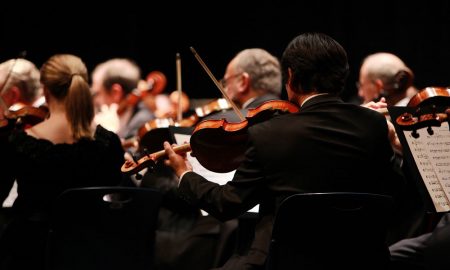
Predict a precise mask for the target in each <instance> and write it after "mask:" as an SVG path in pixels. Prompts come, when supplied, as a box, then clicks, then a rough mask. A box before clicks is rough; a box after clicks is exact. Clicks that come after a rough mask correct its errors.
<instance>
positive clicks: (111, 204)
mask: <svg viewBox="0 0 450 270" xmlns="http://www.w3.org/2000/svg"><path fill="white" fill-rule="evenodd" d="M161 201H162V193H160V192H159V191H156V190H153V189H146V188H135V187H88V188H75V189H69V190H66V191H65V192H63V193H62V194H61V195H60V196H59V197H58V198H57V200H56V202H55V205H54V208H53V212H52V215H51V220H50V222H51V223H50V231H49V238H48V245H47V252H46V253H47V259H46V261H47V267H46V269H48V270H60V269H64V270H81V269H83V270H90V269H108V270H116V269H121V270H123V269H135V270H140V269H146V270H150V269H154V268H153V267H154V243H155V230H156V224H157V216H158V212H159V208H160V205H161Z"/></svg>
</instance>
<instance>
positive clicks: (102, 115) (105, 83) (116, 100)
mask: <svg viewBox="0 0 450 270" xmlns="http://www.w3.org/2000/svg"><path fill="white" fill-rule="evenodd" d="M91 75H92V87H91V88H92V94H93V96H94V103H95V106H96V110H97V112H96V117H95V121H96V122H97V123H99V124H102V125H104V126H105V127H106V128H107V129H109V130H111V131H114V132H116V133H117V134H118V135H119V137H120V138H121V139H128V138H131V137H133V136H136V134H137V132H138V130H139V128H140V127H141V126H142V125H144V124H145V123H146V122H147V121H150V120H152V119H154V118H155V117H154V114H153V112H151V111H150V110H148V108H147V107H146V106H145V104H144V103H143V102H142V101H139V102H137V103H136V104H127V96H128V95H129V94H130V93H131V92H132V91H133V90H134V89H136V88H137V87H138V83H139V81H140V79H141V72H140V69H139V67H138V66H137V65H136V64H135V63H134V62H133V61H131V60H129V59H124V58H114V59H110V60H108V61H106V62H103V63H101V64H99V65H97V66H96V67H95V69H94V71H93V72H92V74H91ZM122 105H124V107H122ZM119 109H120V110H119Z"/></svg>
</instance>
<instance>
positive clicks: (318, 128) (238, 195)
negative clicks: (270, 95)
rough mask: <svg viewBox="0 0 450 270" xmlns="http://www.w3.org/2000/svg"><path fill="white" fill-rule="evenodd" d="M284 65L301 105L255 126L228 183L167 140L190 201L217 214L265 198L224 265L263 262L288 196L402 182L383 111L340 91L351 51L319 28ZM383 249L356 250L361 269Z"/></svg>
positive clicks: (383, 190)
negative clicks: (203, 172) (201, 169)
mask: <svg viewBox="0 0 450 270" xmlns="http://www.w3.org/2000/svg"><path fill="white" fill-rule="evenodd" d="M281 67H282V74H283V79H284V83H285V86H286V89H287V93H288V97H289V100H290V101H291V102H292V103H295V104H296V105H298V106H299V107H300V110H299V112H297V113H291V114H283V115H279V116H276V117H273V118H271V119H269V120H267V121H265V122H261V123H258V124H255V125H252V126H250V127H249V128H248V131H247V132H248V141H247V144H246V145H247V150H246V151H245V157H244V161H243V162H242V163H241V165H240V166H239V167H238V169H237V170H236V173H235V174H234V177H233V179H232V180H231V181H229V182H228V183H226V184H225V185H218V184H215V183H212V182H210V181H208V180H207V179H205V178H204V177H202V176H200V175H199V174H197V173H195V172H193V171H192V169H191V166H190V164H189V163H188V162H187V160H186V159H185V156H184V155H180V154H177V153H175V152H174V151H173V149H172V146H171V145H170V144H169V143H167V142H165V143H164V148H165V151H166V154H167V155H168V158H169V159H168V160H166V164H167V165H169V166H171V167H172V168H173V169H174V171H175V172H176V174H177V176H178V177H179V187H178V193H179V194H180V197H181V198H183V199H184V200H185V201H187V202H189V203H190V204H192V205H194V206H197V207H200V208H202V209H203V210H205V211H207V212H208V213H209V214H210V215H213V216H214V217H216V218H218V219H220V220H228V219H231V218H235V217H237V216H239V215H241V214H242V213H244V212H245V211H248V210H249V209H251V208H252V207H254V206H255V205H257V204H260V208H259V209H260V210H259V215H260V217H259V221H258V224H257V226H256V230H255V235H254V239H253V242H252V244H251V248H250V250H249V251H248V253H246V254H243V255H242V256H239V257H232V258H231V259H230V260H228V261H227V262H226V263H225V264H224V265H223V266H222V267H221V268H220V269H264V263H265V259H266V254H267V252H268V249H269V242H270V237H271V229H272V223H273V219H274V214H275V212H276V210H277V208H278V206H279V203H280V202H281V201H282V200H283V199H284V198H286V197H287V196H289V195H292V194H294V193H301V192H333V191H336V192H338V191H353V192H372V193H379V194H389V195H394V194H396V192H397V191H398V189H399V188H400V187H401V186H402V184H403V179H402V178H401V176H400V175H398V174H397V173H396V172H395V171H394V170H393V168H392V166H393V165H392V164H391V157H392V156H393V154H394V153H393V151H392V148H391V147H390V144H389V140H388V138H387V134H388V131H387V125H386V120H385V119H384V117H383V116H382V115H381V114H379V113H377V112H374V111H373V110H369V109H367V108H364V107H362V106H358V105H355V104H349V103H344V102H343V101H342V100H341V99H340V98H339V97H338V94H339V93H340V92H341V91H342V90H343V88H344V85H345V81H346V79H347V75H348V72H349V65H348V61H347V54H346V52H345V50H344V49H343V47H342V46H341V45H340V44H339V43H338V42H336V41H335V40H334V39H332V38H331V37H329V36H327V35H325V34H321V33H305V34H301V35H299V36H297V37H296V38H294V39H293V40H292V41H291V42H290V43H289V45H288V46H287V48H286V49H285V51H284V53H283V56H282V59H281ZM374 127H375V128H374ZM218 143H219V142H218ZM194 154H195V153H194ZM212 154H213V155H216V154H217V153H212ZM223 162H227V160H224V161H223ZM325 214H326V213H325ZM385 252H386V249H383V250H382V251H380V252H379V253H378V252H371V253H370V254H365V253H363V252H361V254H354V257H355V261H357V263H359V264H358V265H359V266H361V268H366V269H369V268H370V269H373V268H374V267H376V266H375V265H374V264H377V262H380V257H381V258H383V259H384V261H383V262H384V263H387V260H388V258H386V257H385ZM305 260H308V258H305ZM308 263H311V262H308V261H305V265H306V264H308ZM322 263H325V264H326V263H329V264H332V265H328V267H322V268H323V269H328V268H329V269H333V268H336V265H334V263H336V262H335V261H333V262H326V261H322ZM369 264H370V265H369ZM318 268H321V267H318ZM345 268H347V266H345ZM378 269H382V268H381V267H380V268H378Z"/></svg>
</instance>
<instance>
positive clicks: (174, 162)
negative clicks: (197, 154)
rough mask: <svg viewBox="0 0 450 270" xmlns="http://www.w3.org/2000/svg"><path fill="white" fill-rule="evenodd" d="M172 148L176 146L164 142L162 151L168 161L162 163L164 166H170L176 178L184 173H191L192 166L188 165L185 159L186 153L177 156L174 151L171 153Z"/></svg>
mask: <svg viewBox="0 0 450 270" xmlns="http://www.w3.org/2000/svg"><path fill="white" fill-rule="evenodd" d="M173 146H176V145H172V146H171V145H170V144H169V143H168V142H164V150H165V151H166V155H167V157H168V159H166V160H165V161H164V164H166V165H167V166H170V167H171V168H172V169H173V170H174V171H175V174H176V175H177V177H178V178H180V176H181V175H182V174H183V173H185V172H186V171H192V165H191V164H190V163H189V161H188V160H187V157H186V153H183V154H181V155H180V154H177V153H175V151H173V148H172V147H173Z"/></svg>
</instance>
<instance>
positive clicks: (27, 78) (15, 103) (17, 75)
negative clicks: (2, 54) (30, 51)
mask: <svg viewBox="0 0 450 270" xmlns="http://www.w3.org/2000/svg"><path fill="white" fill-rule="evenodd" d="M6 79H8V81H6ZM5 83H6V84H5ZM0 85H1V86H2V93H1V98H2V99H3V101H4V103H5V105H6V107H7V108H8V109H10V110H12V111H15V110H18V109H20V108H22V107H24V106H33V105H34V104H35V103H36V102H38V101H39V99H40V97H42V88H41V84H40V82H39V70H38V69H37V68H36V66H35V65H34V64H33V63H32V62H30V61H28V60H26V59H23V58H18V59H11V60H8V61H5V62H3V63H1V64H0ZM1 109H2V108H1V107H0V110H1Z"/></svg>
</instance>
